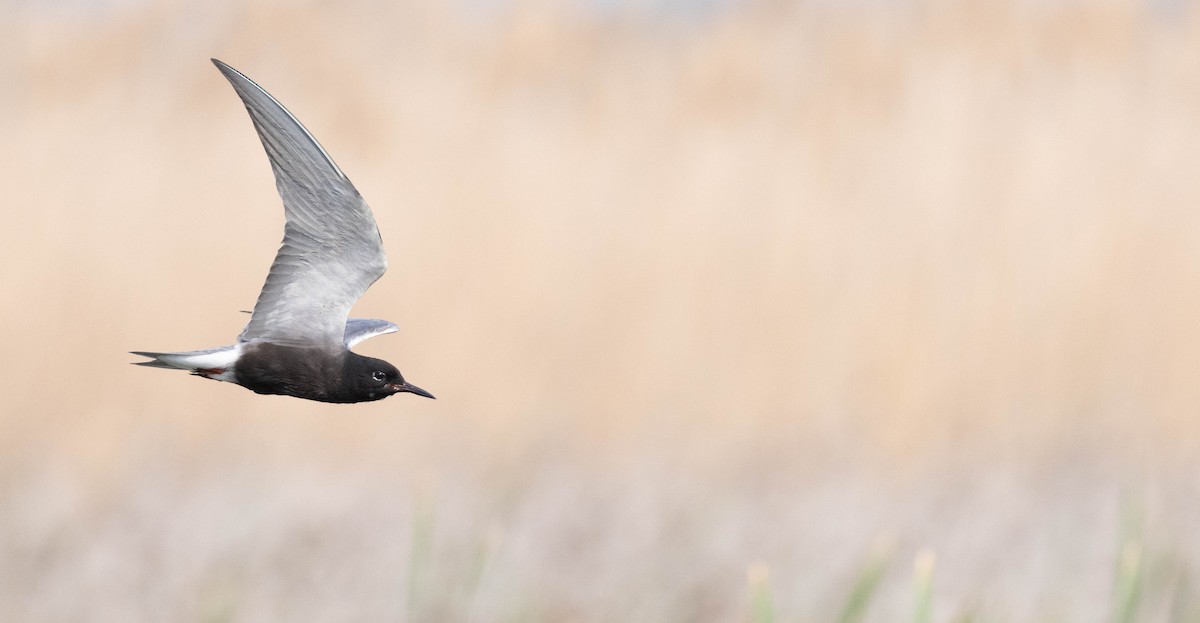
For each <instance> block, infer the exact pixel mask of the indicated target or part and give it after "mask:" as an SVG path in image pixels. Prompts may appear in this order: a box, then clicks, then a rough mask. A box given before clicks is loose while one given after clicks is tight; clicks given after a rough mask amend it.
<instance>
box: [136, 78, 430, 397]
mask: <svg viewBox="0 0 1200 623" xmlns="http://www.w3.org/2000/svg"><path fill="white" fill-rule="evenodd" d="M212 62H213V64H215V65H216V66H217V69H219V70H221V73H222V74H224V75H225V78H227V79H228V80H229V82H230V84H232V85H233V89H234V91H237V94H238V97H240V98H241V99H242V103H244V104H245V105H246V110H247V111H248V112H249V113H250V120H251V121H253V122H254V129H255V130H256V131H257V132H258V138H259V139H260V140H261V141H262V144H263V148H264V149H266V151H267V157H268V158H269V159H270V161H271V169H272V170H273V171H274V173H275V187H276V188H277V189H278V191H279V196H280V197H282V198H283V209H284V214H285V215H286V218H287V222H286V224H285V225H284V228H283V244H282V246H280V248H279V252H278V253H277V254H276V255H275V262H274V263H273V264H271V271H270V273H269V274H268V275H267V282H266V284H265V285H264V286H263V289H262V292H261V293H260V294H259V295H258V302H257V303H256V304H255V305H254V311H253V312H251V315H250V322H249V323H248V324H247V325H246V328H245V329H244V330H242V333H241V335H240V336H238V339H237V343H236V344H234V345H232V346H222V347H220V348H208V349H204V350H194V351H189V352H182V353H150V352H137V351H135V352H133V354H135V355H141V356H143V357H149V358H150V359H151V361H142V362H138V363H137V365H141V366H150V367H153V368H171V369H178V370H188V371H190V372H191V373H192V374H195V375H197V376H202V377H204V378H208V379H215V380H218V381H226V382H229V383H236V384H238V385H241V386H242V387H245V388H247V389H250V390H253V391H254V392H257V393H259V394H283V395H287V396H295V397H297V398H304V399H307V400H319V401H322V402H341V403H347V402H366V401H369V400H380V399H382V398H386V397H388V396H391V395H393V394H398V393H401V392H409V393H413V394H416V395H418V396H424V397H426V398H433V395H432V394H430V393H429V392H427V391H425V390H423V389H421V388H419V387H417V386H415V385H410V384H409V383H408V382H407V381H405V380H404V377H403V376H401V375H400V371H399V370H397V369H396V367H395V366H393V365H392V364H390V363H388V362H386V361H383V360H381V359H375V358H372V357H364V356H362V355H358V354H356V353H353V352H351V351H350V348H351V347H353V346H354V345H355V344H357V343H359V342H361V341H363V340H365V339H367V338H371V337H375V336H377V335H383V334H385V333H392V332H394V331H396V330H397V327H396V325H394V324H392V323H390V322H388V321H386V320H367V319H362V318H349V317H348V316H349V314H350V308H351V307H353V306H354V303H355V302H356V301H358V299H359V297H361V296H362V295H363V293H364V292H366V291H367V288H369V287H371V284H373V283H375V281H376V280H377V279H379V277H380V276H382V275H383V273H384V271H385V270H386V269H387V259H386V258H385V257H384V253H383V239H382V238H381V237H380V235H379V228H378V227H377V226H376V225H375V217H374V216H373V215H372V214H371V208H369V207H368V206H367V204H366V202H365V201H363V198H362V197H361V196H360V195H359V194H358V191H357V190H355V188H354V185H353V184H351V183H350V180H349V179H348V178H347V177H346V175H345V174H344V173H342V170H341V169H339V168H338V166H337V165H336V164H334V162H333V159H332V158H330V157H329V154H328V153H326V152H325V149H324V148H322V147H321V145H320V143H318V142H317V139H316V138H314V137H313V135H312V134H310V133H309V132H308V130H306V129H305V128H304V126H303V125H301V124H300V122H299V121H298V120H297V119H296V117H294V116H292V114H291V113H290V112H288V111H287V109H286V108H284V107H283V105H282V104H280V103H279V100H276V99H275V98H274V97H272V96H271V94H270V93H267V92H266V91H265V90H264V89H263V88H262V87H260V86H258V85H257V84H256V83H255V82H254V81H253V80H251V79H249V78H247V77H246V76H245V74H243V73H241V72H240V71H238V70H236V69H234V68H232V67H230V66H229V65H226V64H225V63H222V62H221V61H219V60H217V59H215V58H214V59H212Z"/></svg>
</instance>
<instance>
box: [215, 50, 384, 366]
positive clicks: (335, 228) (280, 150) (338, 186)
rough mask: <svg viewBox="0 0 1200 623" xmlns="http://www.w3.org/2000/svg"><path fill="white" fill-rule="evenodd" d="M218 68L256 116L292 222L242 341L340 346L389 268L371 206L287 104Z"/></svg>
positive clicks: (237, 74) (223, 67) (253, 118)
mask: <svg viewBox="0 0 1200 623" xmlns="http://www.w3.org/2000/svg"><path fill="white" fill-rule="evenodd" d="M213 63H214V64H215V65H216V66H217V69H220V70H221V73H222V74H224V75H225V78H227V79H228V80H229V82H230V84H232V85H233V88H234V90H235V91H237V94H238V97H240V98H241V99H242V103H244V104H245V105H246V110H247V112H249V113H250V119H251V121H253V122H254V129H255V130H256V131H257V132H258V137H259V139H260V140H261V141H262V145H263V148H264V149H265V150H266V152H267V157H268V158H269V159H270V161H271V170H272V171H273V172H274V173H275V187H276V188H277V189H278V191H279V196H280V197H281V198H282V199H283V208H284V213H285V215H286V217H287V223H286V225H284V229H283V244H282V245H281V246H280V247H279V252H278V253H277V254H276V256H275V262H274V263H273V264H271V272H270V273H269V274H268V275H267V281H266V284H265V285H263V289H262V292H261V293H260V294H259V296H258V302H257V303H255V305H254V312H253V313H252V314H251V316H250V322H249V323H248V324H247V325H246V328H245V329H244V330H243V331H242V334H241V336H239V337H238V340H239V341H242V342H247V341H251V340H262V341H268V342H273V343H279V344H303V345H325V346H330V347H332V346H335V345H338V346H340V345H341V344H343V343H344V340H345V335H346V332H347V331H349V325H348V324H347V322H346V319H347V316H348V315H349V313H350V308H351V307H353V306H354V303H355V302H357V301H358V299H359V298H360V297H361V296H362V295H363V293H364V292H366V291H367V288H369V287H370V286H371V284H373V283H375V281H376V280H377V279H379V277H380V276H382V275H383V273H384V271H385V270H386V269H387V259H386V257H385V256H384V253H383V241H382V240H381V239H380V237H379V229H378V227H376V225H375V218H374V216H372V214H371V209H370V208H369V207H368V206H367V204H366V202H364V201H363V199H362V197H361V196H359V194H358V191H357V190H355V188H354V185H353V184H351V183H350V180H349V179H347V178H346V176H345V174H343V173H342V171H341V169H339V168H338V167H337V165H336V164H334V162H333V159H331V158H330V157H329V154H327V153H326V152H325V150H324V149H323V148H322V147H321V145H320V144H319V143H318V142H317V140H316V139H315V138H313V136H312V135H311V134H309V132H308V130H306V129H304V126H303V125H301V124H300V122H299V121H298V120H296V118H295V117H294V116H292V114H291V113H289V112H288V111H287V109H286V108H284V107H283V105H282V104H280V103H279V102H278V101H277V100H276V99H275V98H274V97H272V96H271V95H270V94H269V93H267V92H266V91H265V90H263V89H262V87H260V86H258V85H257V84H255V83H254V82H253V81H252V80H250V79H249V78H247V77H246V76H245V75H243V74H242V73H241V72H239V71H237V70H236V69H234V68H232V67H230V66H229V65H226V64H225V63H222V62H221V61H218V60H216V59H213ZM373 335H377V333H376V334H373ZM368 337H370V336H368ZM362 339H365V338H362Z"/></svg>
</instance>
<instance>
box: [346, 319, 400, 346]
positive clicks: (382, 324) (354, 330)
mask: <svg viewBox="0 0 1200 623" xmlns="http://www.w3.org/2000/svg"><path fill="white" fill-rule="evenodd" d="M399 330H400V327H397V326H396V325H394V324H392V323H390V322H388V321H386V320H368V319H366V318H350V319H349V320H347V321H346V333H345V335H344V336H343V338H342V341H344V342H345V344H346V348H353V347H354V345H355V344H357V343H359V342H361V341H363V340H365V339H368V338H372V337H375V336H376V335H383V334H384V333H395V332H396V331H399Z"/></svg>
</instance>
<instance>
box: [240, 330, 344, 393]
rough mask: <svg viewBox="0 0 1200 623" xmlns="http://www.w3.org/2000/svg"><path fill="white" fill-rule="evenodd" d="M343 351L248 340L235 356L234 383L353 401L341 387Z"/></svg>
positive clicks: (263, 390) (264, 390)
mask: <svg viewBox="0 0 1200 623" xmlns="http://www.w3.org/2000/svg"><path fill="white" fill-rule="evenodd" d="M345 355H346V353H345V352H341V353H334V352H329V351H328V350H325V349H320V348H298V347H294V346H281V345H279V344H271V343H267V342H263V343H257V344H251V345H250V346H248V347H247V348H246V350H245V351H244V352H243V353H242V355H241V357H239V358H238V362H237V383H238V385H241V386H242V387H245V388H247V389H249V390H252V391H254V392H256V393H259V394H282V395H285V396H295V397H297V398H307V399H308V400H319V401H322V402H355V401H354V400H351V399H347V398H348V397H347V396H345V395H344V394H345V392H344V391H343V386H344V383H343V378H342V376H343V375H342V368H343V365H344V359H345Z"/></svg>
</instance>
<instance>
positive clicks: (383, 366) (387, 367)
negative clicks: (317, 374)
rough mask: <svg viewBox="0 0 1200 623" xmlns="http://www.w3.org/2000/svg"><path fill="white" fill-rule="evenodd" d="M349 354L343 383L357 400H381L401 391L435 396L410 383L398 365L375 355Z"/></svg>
mask: <svg viewBox="0 0 1200 623" xmlns="http://www.w3.org/2000/svg"><path fill="white" fill-rule="evenodd" d="M348 355H349V357H347V358H346V364H345V367H344V368H343V369H342V385H343V387H344V388H345V390H347V391H348V392H349V393H351V394H353V395H354V397H355V398H357V400H356V402H358V401H363V402H365V401H368V400H380V399H383V398H387V397H388V396H391V395H392V394H399V393H401V392H409V393H411V394H416V395H418V396H424V397H426V398H433V394H431V393H429V392H427V391H425V390H423V389H421V388H420V387H417V386H416V385H409V384H408V383H407V382H406V381H405V380H404V377H403V376H402V375H401V374H400V371H399V370H397V369H396V366H393V365H392V364H390V363H388V362H386V361H384V360H382V359H376V358H374V357H363V356H362V355H359V354H356V353H348Z"/></svg>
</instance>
